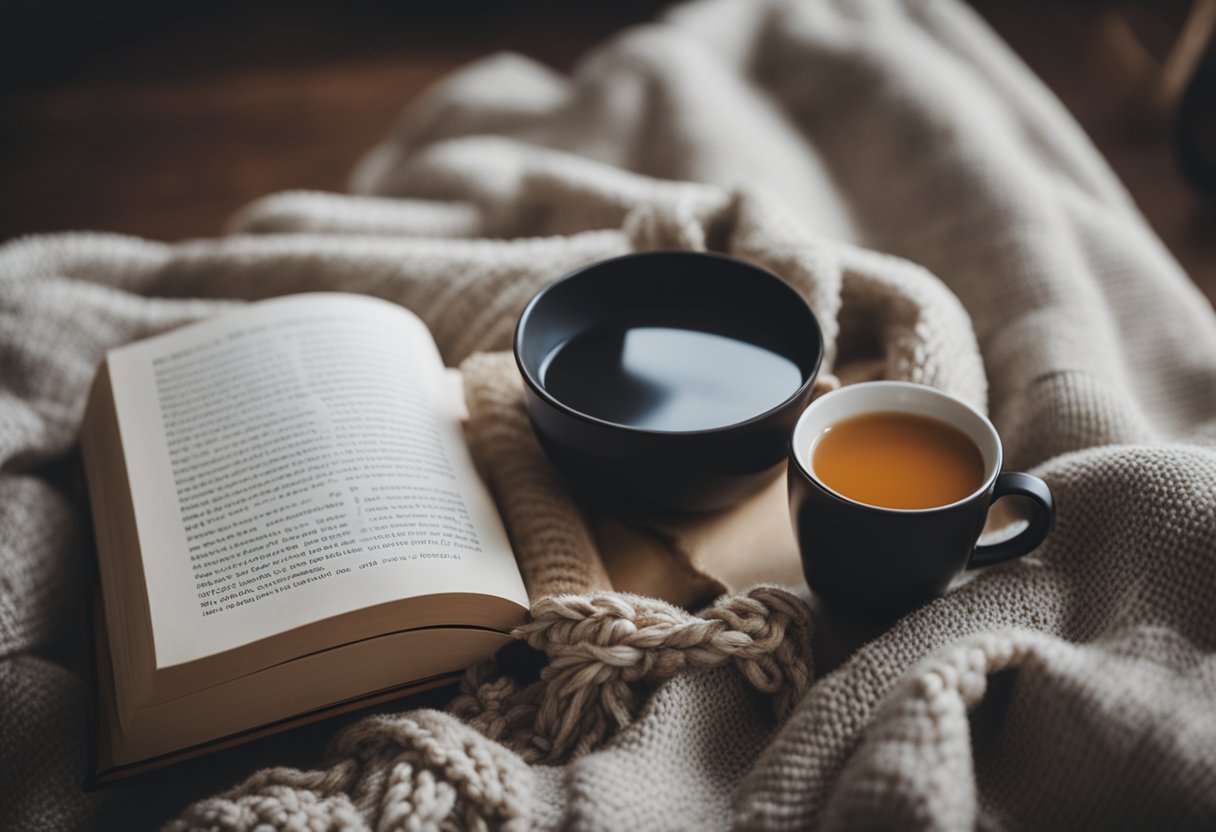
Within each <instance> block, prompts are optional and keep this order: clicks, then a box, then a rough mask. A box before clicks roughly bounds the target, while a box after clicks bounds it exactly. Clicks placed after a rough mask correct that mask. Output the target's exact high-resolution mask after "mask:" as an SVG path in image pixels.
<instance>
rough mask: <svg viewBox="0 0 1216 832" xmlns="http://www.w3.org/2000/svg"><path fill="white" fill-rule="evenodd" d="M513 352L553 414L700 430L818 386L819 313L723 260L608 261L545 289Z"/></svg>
mask: <svg viewBox="0 0 1216 832" xmlns="http://www.w3.org/2000/svg"><path fill="white" fill-rule="evenodd" d="M515 349H516V355H517V357H518V359H519V363H520V367H521V369H522V370H523V372H524V376H525V378H526V379H527V381H528V383H529V385H530V386H532V388H533V389H534V390H536V391H537V393H538V394H539V395H541V396H542V397H543V398H545V399H547V400H549V401H550V403H552V404H554V405H555V406H557V407H559V408H561V409H564V410H566V411H567V412H570V413H574V414H576V415H579V416H581V417H584V418H588V419H592V420H595V421H599V422H604V423H607V424H612V425H617V426H622V427H626V428H630V429H635V430H643V431H656V432H675V433H686V432H698V431H707V430H718V429H721V428H724V427H729V426H731V425H735V424H739V423H742V422H746V421H750V420H752V419H756V418H759V417H761V416H763V415H764V414H766V413H768V412H770V411H772V410H774V409H776V408H779V407H780V406H782V405H783V404H784V403H786V402H787V401H789V400H790V399H792V398H794V397H796V396H797V395H798V394H799V393H800V392H801V391H802V390H803V389H804V388H805V386H806V385H807V384H809V383H811V381H812V380H813V379H814V376H815V373H816V371H817V370H818V367H819V362H820V359H821V358H822V353H823V342H822V337H821V335H820V332H819V326H818V323H817V322H816V320H815V316H814V314H813V313H812V312H811V309H810V307H809V306H808V305H807V304H806V302H805V301H804V300H803V299H802V297H801V296H800V295H799V294H798V293H797V292H796V291H794V289H792V288H791V287H790V286H789V285H788V284H786V283H785V282H784V281H783V280H781V279H780V278H778V277H777V276H776V275H774V274H772V273H771V272H768V271H765V270H764V269H760V268H758V267H755V266H752V265H749V264H747V263H743V262H741V261H738V260H734V259H732V258H728V257H722V256H718V255H710V254H703V253H699V252H648V253H644V254H635V255H628V256H625V257H618V258H615V259H613V260H606V261H602V262H600V263H596V264H594V265H592V266H588V267H586V268H584V269H581V270H579V271H576V272H574V273H572V274H570V275H568V276H567V277H565V278H563V279H561V280H559V281H557V282H555V283H553V284H551V285H550V286H548V287H547V288H545V289H544V290H542V291H541V292H540V293H539V294H538V295H537V296H536V297H535V298H534V299H533V300H532V302H531V303H530V304H529V305H528V307H527V308H526V309H525V310H524V313H523V315H522V316H521V317H520V322H519V327H518V329H517V331H516V341H515Z"/></svg>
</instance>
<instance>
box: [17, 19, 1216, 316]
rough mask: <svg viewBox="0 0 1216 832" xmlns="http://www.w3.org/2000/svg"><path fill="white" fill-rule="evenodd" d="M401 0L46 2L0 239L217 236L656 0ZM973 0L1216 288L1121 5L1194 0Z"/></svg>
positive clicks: (329, 184) (562, 56)
mask: <svg viewBox="0 0 1216 832" xmlns="http://www.w3.org/2000/svg"><path fill="white" fill-rule="evenodd" d="M401 5H402V6H405V7H406V8H405V9H404V10H403V9H401V8H399V7H398V6H395V5H394V6H389V5H381V4H375V3H371V4H367V3H353V4H345V5H343V6H342V7H341V9H342V11H341V13H340V16H339V15H338V14H337V13H336V12H335V11H334V9H335V7H333V6H330V7H321V6H315V5H309V4H303V5H293V6H288V5H286V4H280V3H270V4H247V5H246V4H238V3H229V4H225V3H218V4H213V5H207V6H196V5H194V4H185V5H184V6H183V7H182V8H184V9H186V12H184V13H179V14H174V15H172V16H170V15H167V14H165V13H164V12H161V11H157V10H156V7H155V6H154V5H153V4H141V3H138V2H135V3H133V4H131V7H130V9H128V12H127V15H126V17H125V18H124V17H121V16H120V19H118V20H117V21H115V20H114V19H112V17H111V16H108V15H103V14H101V13H98V12H93V15H94V16H93V17H89V16H88V15H87V14H86V15H84V16H83V17H81V18H80V19H77V20H76V21H75V22H74V23H72V24H70V25H69V24H62V23H60V22H59V21H57V20H55V19H53V18H49V17H45V18H43V19H42V20H40V21H38V24H37V25H36V26H34V27H33V28H32V31H33V33H34V34H33V35H31V36H30V38H29V41H28V42H26V41H24V40H22V41H14V42H12V43H9V44H7V45H8V46H9V47H14V45H15V46H16V47H17V48H16V56H15V57H14V53H13V50H12V49H11V48H10V50H9V52H8V53H7V54H8V57H7V59H6V63H5V65H4V67H3V70H4V75H3V76H2V77H3V81H4V95H3V97H2V98H0V239H8V238H10V237H12V236H15V235H20V234H26V233H30V232H39V231H54V230H63V229H82V228H88V229H103V230H111V231H119V232H126V233H130V234H137V235H141V236H145V237H151V238H156V239H164V240H178V239H182V238H187V237H197V236H208V235H214V234H217V233H219V232H220V231H221V230H222V229H223V226H224V222H225V220H226V219H227V218H228V217H229V216H231V214H232V213H233V212H234V211H235V210H236V209H237V208H238V207H240V206H241V205H243V204H244V203H246V202H248V201H249V200H251V199H253V198H255V197H257V196H260V195H262V194H266V193H269V192H271V191H275V190H280V189H285V188H320V189H328V190H340V189H342V188H343V187H344V183H345V180H346V176H347V175H348V173H349V171H350V168H351V166H352V163H353V161H354V160H355V159H357V158H358V157H359V155H360V154H361V153H362V152H363V151H365V150H366V149H367V148H368V147H370V146H371V145H372V144H373V143H374V142H375V141H376V140H377V139H379V138H380V137H381V136H382V135H383V134H384V133H385V131H386V130H387V128H388V126H389V125H390V123H391V122H392V120H393V118H394V117H395V115H396V114H397V113H398V112H399V111H400V109H401V108H402V106H403V105H404V104H406V103H407V102H409V101H410V100H411V99H412V98H414V97H415V96H417V95H418V94H419V93H420V92H421V91H422V90H424V89H425V88H426V87H427V86H428V85H429V84H431V83H432V82H434V81H435V80H436V79H438V78H440V77H441V76H443V75H444V74H445V73H447V72H449V71H451V70H452V69H454V68H456V67H458V66H460V65H462V64H463V63H465V62H467V61H468V60H470V59H472V58H475V57H477V56H479V55H482V54H485V53H487V52H490V51H495V50H499V49H515V50H518V51H521V52H524V53H526V54H529V55H532V56H534V57H537V58H539V59H541V60H543V61H545V62H547V63H549V64H551V65H553V66H556V67H558V68H559V69H565V68H568V67H569V66H570V65H571V64H572V63H573V62H574V61H575V59H576V58H577V56H578V55H579V54H580V53H582V52H583V51H585V50H586V49H587V48H589V47H591V46H592V45H594V44H595V43H597V42H598V41H600V40H602V39H603V38H604V37H606V36H607V35H609V34H610V33H612V32H613V31H616V30H618V29H620V28H621V27H623V26H626V25H629V24H630V23H633V22H637V21H643V20H646V19H648V18H650V17H651V16H653V14H654V13H655V11H656V10H657V9H658V8H659V7H660V5H661V4H659V3H655V2H621V3H617V4H597V5H595V6H591V5H590V4H579V5H576V4H563V3H553V2H542V3H539V4H530V5H527V6H524V8H525V9H526V10H527V12H520V11H519V8H520V4H502V5H492V4H482V3H473V4H471V5H470V6H469V7H468V8H467V9H465V11H467V12H468V14H462V13H460V12H461V9H460V7H459V5H458V7H457V11H456V12H451V11H449V12H447V13H445V14H442V15H435V14H433V13H432V14H431V15H430V16H429V17H424V18H422V19H419V17H418V15H419V12H418V11H417V4H401ZM601 5H602V6H603V7H604V8H601ZM976 5H977V6H978V8H979V9H980V11H981V13H983V14H984V15H985V16H986V17H987V18H988V20H989V21H990V22H991V23H992V24H993V25H994V27H995V28H996V29H997V30H998V31H999V32H1000V33H1001V34H1002V35H1003V36H1004V37H1005V38H1006V39H1007V40H1009V41H1010V43H1011V44H1012V45H1013V47H1014V48H1015V50H1016V51H1017V52H1018V53H1019V54H1020V55H1021V56H1022V57H1023V58H1024V59H1025V60H1026V61H1027V62H1028V63H1029V65H1030V66H1031V67H1032V68H1033V69H1034V70H1035V71H1036V72H1038V73H1039V74H1040V75H1041V76H1042V77H1043V78H1044V80H1046V82H1047V83H1048V84H1049V85H1050V86H1051V88H1052V89H1053V90H1054V91H1055V92H1056V93H1057V95H1059V96H1060V98H1061V99H1062V100H1063V101H1064V103H1065V104H1066V105H1067V106H1068V107H1069V108H1070V109H1071V110H1072V112H1073V113H1074V114H1075V115H1076V117H1077V118H1078V120H1079V121H1080V122H1081V124H1082V125H1083V126H1084V127H1085V129H1086V130H1087V131H1088V132H1089V134H1090V135H1091V136H1092V137H1093V139H1094V141H1095V143H1096V144H1097V145H1098V147H1099V148H1100V149H1101V150H1102V152H1103V153H1105V154H1106V156H1107V157H1108V159H1109V160H1110V161H1111V163H1112V165H1113V166H1114V168H1115V170H1116V171H1117V172H1118V174H1119V175H1120V176H1121V177H1122V178H1123V180H1124V182H1125V183H1126V184H1127V186H1128V188H1129V189H1130V191H1131V192H1132V194H1133V196H1134V197H1135V198H1136V200H1137V202H1138V203H1139V204H1140V206H1141V208H1142V210H1143V211H1144V213H1145V215H1146V216H1147V217H1148V219H1149V221H1150V222H1151V223H1152V225H1153V227H1154V228H1155V229H1156V230H1157V232H1158V233H1159V234H1160V235H1161V236H1162V238H1163V239H1164V240H1165V242H1166V244H1167V245H1168V246H1169V247H1170V249H1171V250H1172V251H1173V252H1174V253H1175V255H1176V256H1177V257H1178V259H1179V260H1180V261H1181V262H1182V264H1183V266H1184V267H1185V268H1186V269H1187V271H1188V273H1189V274H1190V275H1191V276H1192V278H1193V279H1194V280H1195V281H1196V283H1198V284H1199V285H1200V287H1201V288H1203V289H1204V291H1205V292H1206V293H1207V295H1208V297H1209V298H1210V299H1212V298H1216V207H1214V206H1212V205H1210V204H1209V205H1205V204H1204V203H1203V202H1202V201H1201V199H1200V198H1199V197H1198V196H1197V195H1196V194H1195V193H1193V192H1192V191H1191V190H1190V189H1189V188H1188V187H1187V185H1186V184H1185V183H1184V182H1183V180H1182V178H1181V176H1180V175H1179V173H1178V172H1177V168H1176V166H1175V164H1174V161H1173V158H1172V153H1171V148H1170V143H1169V141H1168V135H1167V134H1165V133H1163V132H1160V131H1159V130H1152V129H1145V128H1144V127H1143V124H1142V121H1141V120H1138V119H1136V118H1135V112H1136V109H1135V102H1136V93H1137V91H1138V90H1139V88H1140V85H1141V83H1142V79H1141V78H1140V77H1139V76H1138V74H1137V71H1136V70H1137V66H1136V62H1135V61H1134V60H1131V59H1130V58H1135V57H1136V55H1135V50H1134V49H1133V50H1131V52H1129V51H1128V47H1127V43H1126V42H1125V41H1126V30H1125V29H1123V28H1121V27H1122V24H1119V23H1118V19H1119V16H1120V15H1121V19H1122V20H1124V21H1130V23H1131V28H1132V29H1133V30H1134V31H1136V32H1137V34H1138V35H1140V36H1141V39H1142V40H1143V41H1144V43H1146V44H1147V45H1148V48H1149V50H1150V51H1152V50H1156V51H1157V52H1162V51H1163V50H1164V48H1165V47H1166V46H1168V44H1169V42H1170V39H1171V37H1172V36H1173V34H1174V33H1175V32H1176V29H1177V24H1178V21H1179V19H1180V17H1181V12H1182V11H1184V10H1185V4H1184V3H1181V2H1175V3H1164V4H1162V3H1156V4H1150V3H1148V2H1141V3H1127V2H1124V3H1118V4H1109V3H1092V2H1091V3H1080V4H1060V3H1029V4H1028V3H1026V2H1015V0H977V2H976ZM503 6H509V7H512V8H513V11H512V10H508V11H504V10H503ZM410 7H414V9H415V10H414V11H413V12H411V11H409V8H410ZM52 8H58V7H57V6H52ZM85 8H91V7H87V6H85V5H84V4H81V9H85ZM474 12H475V13H476V14H475V15H474V14H473V13H474ZM78 17H79V16H78ZM470 19H476V20H477V21H478V24H479V25H476V26H470V25H469V20H470ZM40 38H41V41H40ZM42 41H45V42H42ZM1129 56H1130V58H1129Z"/></svg>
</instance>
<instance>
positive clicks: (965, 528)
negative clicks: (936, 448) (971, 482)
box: [788, 381, 1055, 619]
mask: <svg viewBox="0 0 1216 832" xmlns="http://www.w3.org/2000/svg"><path fill="white" fill-rule="evenodd" d="M877 412H899V413H910V414H916V415H920V416H928V417H930V418H933V419H937V420H939V421H942V422H945V423H947V424H949V425H951V426H953V427H954V428H956V429H958V430H960V431H962V433H964V434H965V435H966V436H967V437H969V438H970V439H971V440H972V441H973V442H974V443H975V444H976V446H977V447H978V448H979V450H980V453H981V455H982V456H983V460H984V479H983V482H982V483H981V484H980V485H979V486H978V487H977V488H976V489H975V491H974V492H972V493H971V494H970V495H968V496H967V497H965V498H964V499H962V500H959V501H957V502H954V503H951V504H949V505H943V506H936V507H933V508H927V509H894V508H884V507H880V506H873V505H869V504H866V503H861V502H858V501H856V500H853V499H850V498H848V497H845V496H843V495H841V494H839V493H837V492H836V491H833V490H832V489H831V488H830V487H828V486H827V485H825V484H824V483H823V481H822V480H820V479H819V478H818V477H817V476H816V475H815V472H814V468H813V465H812V460H811V455H812V453H813V446H814V443H815V441H816V439H817V438H818V437H819V436H821V435H822V433H823V431H824V430H825V429H826V428H828V427H829V426H831V425H834V424H836V423H838V422H840V421H842V420H844V419H849V418H852V417H854V416H860V415H862V414H866V413H877ZM1001 462H1002V449H1001V439H1000V436H998V435H997V432H996V428H994V427H993V426H992V423H991V422H990V421H988V419H987V417H985V416H984V415H983V414H982V413H980V412H979V411H978V410H975V409H974V408H972V407H971V406H969V405H967V404H965V403H964V402H962V401H960V400H959V399H956V398H954V397H953V396H950V395H948V394H946V393H943V392H941V391H940V390H936V389H934V388H932V387H926V386H924V385H920V384H910V383H907V382H899V381H875V382H866V383H862V384H854V385H850V386H846V387H842V388H840V389H839V390H836V391H834V392H832V393H828V394H827V395H825V396H822V397H821V398H819V399H817V400H816V401H814V402H812V403H811V405H810V406H809V407H808V408H807V409H806V410H805V411H803V413H802V415H801V416H800V417H799V419H798V423H797V425H795V427H794V433H793V438H792V440H791V442H790V459H789V478H788V479H789V498H790V517H791V519H792V521H793V524H794V534H795V535H796V536H797V538H798V548H799V550H800V551H801V553H802V567H803V571H804V572H805V574H806V580H807V584H808V585H809V586H810V588H811V589H812V590H813V591H814V592H815V594H816V595H818V596H819V597H820V598H821V599H822V600H823V601H824V602H825V603H826V604H827V605H828V606H830V607H831V608H832V609H833V610H835V611H836V612H838V613H841V614H843V615H846V616H851V617H855V618H865V619H875V618H884V619H885V618H892V617H894V616H897V615H899V614H902V613H903V612H906V611H907V610H909V609H911V608H912V607H914V606H916V605H917V604H919V603H921V602H923V601H926V600H928V599H930V598H932V597H934V596H937V595H940V594H941V593H943V592H944V591H945V590H946V588H947V586H948V585H949V584H950V581H951V579H953V578H954V577H955V576H956V575H958V574H959V573H960V572H961V571H962V570H964V569H973V568H976V567H980V566H990V565H992V564H995V563H1000V562H1002V561H1006V560H1010V559H1012V558H1016V557H1020V556H1022V555H1025V554H1027V553H1028V552H1030V551H1032V550H1033V549H1035V548H1036V547H1037V546H1038V545H1039V544H1040V543H1042V542H1043V540H1044V538H1046V537H1047V533H1048V532H1049V531H1051V526H1052V523H1053V521H1054V518H1055V506H1054V503H1053V500H1052V496H1051V489H1050V488H1049V487H1048V486H1047V483H1045V482H1043V480H1041V479H1039V478H1038V477H1035V476H1031V475H1030V474H1020V473H1002V472H1001ZM1013 495H1017V496H1021V497H1025V498H1027V500H1028V502H1029V504H1030V506H1031V512H1030V518H1029V523H1028V525H1027V526H1026V528H1024V529H1023V530H1022V531H1020V532H1019V533H1018V534H1016V535H1014V536H1013V537H1012V538H1010V539H1007V540H1004V541H1001V542H999V543H995V544H992V545H984V546H977V545H976V542H977V541H978V540H979V537H980V533H981V532H982V531H983V528H984V523H985V521H986V520H987V517H988V508H989V506H990V505H992V503H993V502H995V501H996V500H997V499H999V498H1001V497H1005V496H1013Z"/></svg>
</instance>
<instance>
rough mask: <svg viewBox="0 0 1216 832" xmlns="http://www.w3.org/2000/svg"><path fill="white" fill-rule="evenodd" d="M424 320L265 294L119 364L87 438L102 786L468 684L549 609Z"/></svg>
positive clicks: (318, 297)
mask: <svg viewBox="0 0 1216 832" xmlns="http://www.w3.org/2000/svg"><path fill="white" fill-rule="evenodd" d="M446 372H447V371H445V369H444V367H443V363H442V361H441V359H440V356H439V352H438V350H437V349H436V347H435V343H434V341H433V339H432V338H431V335H430V333H429V332H428V331H427V329H426V326H425V325H424V324H423V323H422V321H421V320H419V319H418V318H417V317H416V316H414V315H412V314H411V313H409V312H407V311H406V310H404V309H401V308H400V307H397V306H395V305H393V304H391V303H387V302H385V301H381V300H375V299H372V298H368V297H363V296H359V295H345V294H311V295H296V296H292V297H286V298H280V299H275V300H268V301H262V302H259V303H255V304H252V305H250V306H247V307H244V308H242V309H240V310H237V311H234V312H232V313H230V314H226V315H222V316H219V317H217V318H214V319H211V320H207V321H203V322H201V323H197V324H194V325H191V326H187V327H185V328H183V329H179V330H176V331H174V332H170V333H167V334H164V335H160V336H157V337H154V338H150V339H148V340H146V341H141V342H139V343H135V344H131V345H128V346H124V347H120V348H118V349H115V350H111V351H110V352H109V354H108V355H107V357H106V360H105V362H104V364H103V365H102V367H101V370H100V371H99V373H98V376H97V380H96V381H95V383H94V386H93V390H92V393H91V394H90V398H89V403H88V409H87V411H86V414H85V418H84V423H83V427H82V432H81V445H82V449H83V456H84V463H85V469H86V474H87V478H88V487H89V496H90V502H91V504H92V508H93V518H94V526H95V529H96V539H97V551H98V571H99V575H100V596H101V597H100V604H99V605H96V606H97V607H98V610H97V614H96V616H95V620H96V629H97V638H96V641H97V643H98V653H97V678H98V702H99V711H100V713H99V719H98V728H99V730H98V743H97V776H96V780H97V781H98V782H105V781H106V780H109V779H115V778H117V777H121V776H124V775H126V774H130V773H135V772H138V771H141V770H144V769H147V768H150V767H154V766H156V765H161V764H164V763H167V762H171V761H173V760H175V759H179V758H181V757H184V756H191V755H194V754H198V753H203V752H204V751H207V750H210V749H211V748H215V747H219V746H222V745H225V744H230V743H232V742H236V741H240V740H241V739H243V738H247V737H250V736H256V735H258V734H259V733H261V732H265V731H267V730H274V729H275V728H276V727H280V726H283V725H286V724H291V723H292V722H293V721H296V720H301V719H309V718H317V717H319V716H326V715H329V714H331V713H336V712H339V711H341V710H344V709H349V708H351V707H355V706H362V705H365V704H372V703H373V702H376V701H383V700H385V699H388V698H391V697H393V696H399V695H401V694H402V693H403V692H406V691H412V690H416V689H422V688H423V687H426V686H433V685H435V684H441V683H443V682H446V681H449V680H451V679H452V678H454V677H455V676H456V675H458V674H459V673H460V671H461V670H462V669H464V668H465V667H467V666H468V665H470V664H472V663H474V662H476V661H477V660H479V659H481V658H483V657H486V656H489V655H491V654H493V653H494V652H495V651H496V650H497V649H498V648H500V647H502V646H503V645H504V644H506V643H507V642H508V641H509V640H510V639H509V636H508V635H507V633H508V632H509V631H510V629H511V628H512V627H513V626H515V625H516V624H518V623H519V622H521V621H522V620H523V618H524V616H525V614H526V612H527V607H528V598H527V595H526V593H525V591H524V586H523V581H522V580H521V578H520V574H519V571H518V569H517V567H516V564H515V559H514V556H513V554H512V552H511V548H510V545H509V543H508V541H507V536H506V533H505V532H504V530H503V527H502V523H501V521H500V520H499V517H498V515H497V513H496V511H495V509H494V506H493V502H492V501H491V499H490V497H489V495H488V493H487V492H486V490H485V488H484V486H483V484H482V482H481V480H480V479H479V477H478V475H477V473H476V471H475V470H474V467H473V463H472V460H471V459H470V457H469V453H468V450H467V448H466V447H465V444H464V440H463V436H462V433H461V414H462V411H463V400H462V398H461V397H460V395H459V390H458V387H457V386H456V385H454V384H453V383H452V379H451V377H450V376H448V375H447V374H446Z"/></svg>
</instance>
